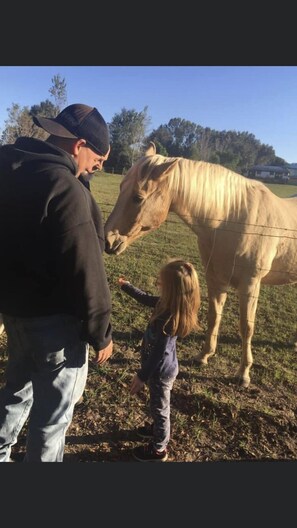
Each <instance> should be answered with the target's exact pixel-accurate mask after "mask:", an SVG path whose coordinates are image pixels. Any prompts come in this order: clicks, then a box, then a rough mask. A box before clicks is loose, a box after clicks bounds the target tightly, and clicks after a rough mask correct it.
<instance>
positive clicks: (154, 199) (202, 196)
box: [105, 144, 297, 387]
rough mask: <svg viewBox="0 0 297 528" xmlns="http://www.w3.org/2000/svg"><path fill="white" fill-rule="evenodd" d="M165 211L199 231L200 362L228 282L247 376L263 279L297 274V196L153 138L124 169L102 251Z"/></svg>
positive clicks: (243, 380)
mask: <svg viewBox="0 0 297 528" xmlns="http://www.w3.org/2000/svg"><path fill="white" fill-rule="evenodd" d="M169 211H173V212H175V213H176V214H177V215H178V216H179V217H180V218H181V219H182V220H183V221H184V222H185V223H186V224H187V225H188V226H189V227H190V228H191V229H192V230H193V231H194V232H195V233H196V234H197V237H198V245H199V250H200V254H201V258H202V262H203V265H204V268H205V272H206V282H207V288H208V299H209V310H208V330H207V333H206V341H205V346H204V348H203V350H202V351H201V352H200V354H199V355H198V362H199V363H200V364H207V361H208V358H209V357H210V356H212V355H213V354H214V353H215V351H216V346H217V336H218V330H219V325H220V321H221V316H222V311H223V307H224V304H225V301H226V297H227V290H228V287H229V286H232V287H234V288H236V289H237V291H238V296H239V307H240V334H241V338H242V356H241V361H240V365H239V368H238V370H237V372H236V377H237V378H238V382H239V384H240V385H241V386H243V387H247V386H248V385H249V383H250V368H251V366H252V363H253V356H252V351H251V339H252V336H253V333H254V321H255V315H256V309H257V302H258V297H259V291H260V286H261V284H270V285H272V284H288V283H293V282H297V198H286V199H285V198H278V197H277V196H276V195H274V194H273V193H272V192H271V191H270V190H269V189H268V188H267V187H266V186H265V185H264V184H262V183H261V182H258V181H255V180H250V179H247V178H245V177H243V176H241V175H239V174H236V173H234V172H232V171H231V170H229V169H226V168H224V167H222V166H220V165H215V164H212V163H206V162H204V161H193V160H188V159H183V158H166V157H164V156H160V155H156V149H155V146H154V144H151V146H150V148H149V149H148V150H147V151H146V153H145V156H144V157H142V158H140V159H139V160H138V161H137V162H136V163H135V164H134V165H133V166H132V167H131V168H130V170H129V171H128V172H127V174H126V176H125V177H124V178H123V181H122V183H121V186H120V194H119V196H118V199H117V202H116V204H115V206H114V208H113V210H112V212H111V214H110V216H109V217H108V219H107V222H106V225H105V235H106V251H107V252H108V253H111V254H115V255H119V254H120V253H122V252H123V251H124V250H125V249H126V248H127V246H128V245H129V244H131V242H133V241H134V240H136V239H137V238H138V237H140V236H141V235H144V234H146V233H148V232H150V231H151V230H152V229H157V228H158V227H159V226H160V224H161V223H162V222H164V220H165V219H166V217H167V214H168V212H169Z"/></svg>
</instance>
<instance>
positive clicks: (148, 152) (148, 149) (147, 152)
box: [144, 141, 157, 156]
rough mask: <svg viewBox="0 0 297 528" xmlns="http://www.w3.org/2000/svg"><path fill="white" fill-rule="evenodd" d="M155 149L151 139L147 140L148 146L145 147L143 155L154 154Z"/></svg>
mask: <svg viewBox="0 0 297 528" xmlns="http://www.w3.org/2000/svg"><path fill="white" fill-rule="evenodd" d="M156 152H157V150H156V145H155V143H154V142H153V141H150V142H149V146H148V148H147V149H146V151H145V153H144V155H145V156H154V155H155V154H156Z"/></svg>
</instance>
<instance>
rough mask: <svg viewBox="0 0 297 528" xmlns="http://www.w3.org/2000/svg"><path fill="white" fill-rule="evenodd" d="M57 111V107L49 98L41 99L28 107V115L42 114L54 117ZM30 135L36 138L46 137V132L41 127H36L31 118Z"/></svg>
mask: <svg viewBox="0 0 297 528" xmlns="http://www.w3.org/2000/svg"><path fill="white" fill-rule="evenodd" d="M58 113H59V108H58V107H57V106H55V105H54V104H53V103H52V102H51V101H50V100H49V99H46V100H45V101H41V103H39V104H38V105H33V106H31V108H30V115H31V116H34V115H37V116H44V117H56V115H57V114H58ZM32 127H33V129H32V136H33V137H35V138H36V139H46V138H47V137H48V133H47V132H46V131H45V130H43V129H42V128H40V127H38V126H37V125H35V124H34V123H33V120H32Z"/></svg>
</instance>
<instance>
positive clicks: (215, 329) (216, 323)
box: [197, 289, 227, 365]
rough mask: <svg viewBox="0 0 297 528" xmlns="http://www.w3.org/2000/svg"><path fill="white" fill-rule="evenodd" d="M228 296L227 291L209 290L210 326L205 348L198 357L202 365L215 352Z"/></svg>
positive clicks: (205, 363)
mask: <svg viewBox="0 0 297 528" xmlns="http://www.w3.org/2000/svg"><path fill="white" fill-rule="evenodd" d="M226 298H227V292H226V291H214V290H212V289H209V290H208V326H207V332H206V339H205V344H204V347H203V350H202V351H201V352H200V354H198V358H197V359H198V363H199V364H200V365H207V362H208V358H209V357H210V356H213V355H214V354H215V351H216V348H217V341H218V333H219V327H220V323H221V318H222V313H223V308H224V304H225V302H226Z"/></svg>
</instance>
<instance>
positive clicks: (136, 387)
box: [130, 374, 144, 394]
mask: <svg viewBox="0 0 297 528" xmlns="http://www.w3.org/2000/svg"><path fill="white" fill-rule="evenodd" d="M143 386H144V381H141V379H140V378H139V377H138V376H137V374H135V376H134V378H133V379H132V381H131V385H130V394H137V392H139V391H140V390H141V389H142V387H143Z"/></svg>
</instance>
